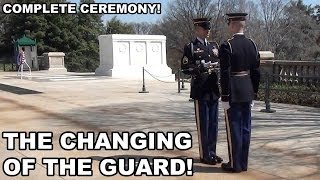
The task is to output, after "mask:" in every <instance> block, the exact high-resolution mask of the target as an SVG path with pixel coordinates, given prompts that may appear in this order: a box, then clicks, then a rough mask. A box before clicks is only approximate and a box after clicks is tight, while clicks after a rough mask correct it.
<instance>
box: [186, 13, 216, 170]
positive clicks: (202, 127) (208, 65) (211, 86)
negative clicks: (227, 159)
mask: <svg viewBox="0 0 320 180" xmlns="http://www.w3.org/2000/svg"><path fill="white" fill-rule="evenodd" d="M193 21H194V27H195V36H196V39H195V40H194V41H192V42H190V43H189V44H187V45H185V47H184V53H183V57H182V59H181V69H182V70H183V72H184V73H185V74H188V75H191V77H192V80H191V92H190V97H191V98H192V99H194V108H195V116H196V124H197V131H198V142H199V153H200V161H201V162H202V163H205V164H216V163H221V162H222V159H221V158H220V157H219V156H217V155H216V143H217V136H218V102H219V101H218V100H219V98H220V91H219V86H218V76H217V72H215V71H214V70H213V69H214V66H216V65H217V63H218V44H217V43H215V42H208V41H207V37H208V35H209V33H210V28H211V27H210V26H211V25H210V19H209V18H197V19H194V20H193Z"/></svg>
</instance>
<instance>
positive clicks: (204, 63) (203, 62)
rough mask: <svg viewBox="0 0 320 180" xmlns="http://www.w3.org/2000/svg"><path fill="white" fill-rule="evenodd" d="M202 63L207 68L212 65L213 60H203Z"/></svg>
mask: <svg viewBox="0 0 320 180" xmlns="http://www.w3.org/2000/svg"><path fill="white" fill-rule="evenodd" d="M201 64H202V65H203V67H205V68H207V67H209V66H210V64H211V61H209V62H207V63H206V61H205V60H201Z"/></svg>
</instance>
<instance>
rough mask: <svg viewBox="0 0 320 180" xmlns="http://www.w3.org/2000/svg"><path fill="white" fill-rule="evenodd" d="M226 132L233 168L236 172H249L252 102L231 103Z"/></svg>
mask: <svg viewBox="0 0 320 180" xmlns="http://www.w3.org/2000/svg"><path fill="white" fill-rule="evenodd" d="M226 130H227V139H228V151H229V162H230V164H231V167H232V168H233V169H234V170H236V171H243V170H247V168H248V156H249V146H250V137H251V105H250V102H245V103H230V109H228V110H227V116H226Z"/></svg>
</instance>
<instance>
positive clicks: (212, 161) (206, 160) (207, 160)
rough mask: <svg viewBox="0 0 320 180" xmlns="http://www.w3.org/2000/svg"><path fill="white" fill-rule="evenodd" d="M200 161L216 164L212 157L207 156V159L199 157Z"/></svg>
mask: <svg viewBox="0 0 320 180" xmlns="http://www.w3.org/2000/svg"><path fill="white" fill-rule="evenodd" d="M200 162H201V163H203V164H210V165H216V164H217V162H216V160H215V159H214V158H209V159H200Z"/></svg>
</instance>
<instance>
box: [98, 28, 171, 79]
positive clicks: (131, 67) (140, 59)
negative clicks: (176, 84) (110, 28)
mask: <svg viewBox="0 0 320 180" xmlns="http://www.w3.org/2000/svg"><path fill="white" fill-rule="evenodd" d="M99 49H100V66H99V67H98V68H97V69H96V71H95V74H96V75H98V76H111V77H113V78H124V79H142V67H144V68H145V69H146V70H147V71H148V72H150V73H151V74H153V75H154V76H156V77H157V78H158V79H160V80H164V81H174V80H175V75H174V74H172V69H171V68H169V67H168V65H167V60H166V37H165V36H163V35H129V34H111V35H101V36H99ZM145 79H153V78H152V77H151V76H150V75H149V74H148V73H146V72H145Z"/></svg>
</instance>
